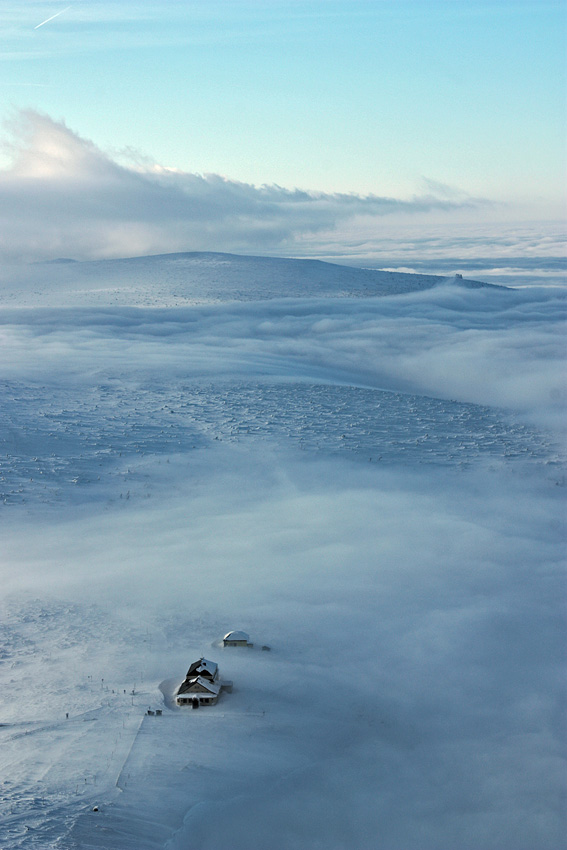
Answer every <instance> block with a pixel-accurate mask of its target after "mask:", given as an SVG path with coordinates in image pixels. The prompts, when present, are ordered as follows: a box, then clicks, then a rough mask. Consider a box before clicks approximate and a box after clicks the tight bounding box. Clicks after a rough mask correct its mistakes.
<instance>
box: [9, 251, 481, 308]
mask: <svg viewBox="0 0 567 850" xmlns="http://www.w3.org/2000/svg"><path fill="white" fill-rule="evenodd" d="M54 265H55V266H57V272H55V270H54V268H53V267H54ZM30 268H31V267H29V266H28V267H27V269H28V272H27V273H26V277H25V278H22V279H21V281H20V282H19V284H18V283H14V282H12V281H11V287H12V291H11V292H4V291H3V292H2V295H0V302H1V301H4V303H6V302H7V300H8V299H9V300H10V303H11V304H16V303H17V304H20V305H22V306H24V305H26V304H33V305H34V306H40V305H50V306H57V307H59V306H101V307H106V306H131V307H179V306H183V305H196V304H214V303H219V302H226V301H266V300H274V299H280V298H374V297H377V296H385V295H403V294H406V293H411V292H419V291H422V290H426V289H432V288H433V287H434V286H438V285H440V284H444V283H447V282H448V281H449V280H450V281H451V283H452V284H454V283H458V285H460V286H463V287H466V288H479V287H488V286H490V284H487V283H482V282H481V281H474V280H464V279H462V278H458V277H456V276H455V275H452V276H451V278H447V277H443V276H441V275H429V274H412V273H408V272H397V271H386V270H379V269H368V268H353V267H351V266H343V265H338V264H336V263H329V262H324V261H322V260H298V259H290V258H284V257H255V256H245V255H240V254H220V253H213V252H191V253H176V254H156V255H151V256H145V257H127V258H124V259H116V260H91V261H87V262H77V261H75V260H71V259H67V258H60V259H57V260H52V261H50V262H46V263H41V264H37V265H35V266H34V270H33V272H30V271H29V270H30ZM16 289H17V291H16Z"/></svg>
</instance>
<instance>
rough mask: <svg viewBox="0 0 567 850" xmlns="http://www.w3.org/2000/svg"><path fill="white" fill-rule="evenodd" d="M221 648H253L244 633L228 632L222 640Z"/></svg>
mask: <svg viewBox="0 0 567 850" xmlns="http://www.w3.org/2000/svg"><path fill="white" fill-rule="evenodd" d="M222 645H223V646H254V644H253V643H250V638H249V637H248V635H247V634H246V632H229V633H228V634H226V635H225V636H224V637H223V639H222Z"/></svg>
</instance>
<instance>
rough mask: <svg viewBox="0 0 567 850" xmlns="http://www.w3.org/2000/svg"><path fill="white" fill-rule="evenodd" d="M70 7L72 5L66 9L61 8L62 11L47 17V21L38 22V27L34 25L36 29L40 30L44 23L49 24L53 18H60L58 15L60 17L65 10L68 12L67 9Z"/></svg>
mask: <svg viewBox="0 0 567 850" xmlns="http://www.w3.org/2000/svg"><path fill="white" fill-rule="evenodd" d="M70 8H71V7H70V6H66V7H65V8H64V9H61V11H60V12H55V14H54V15H52V16H51V17H50V18H47V19H46V20H45V21H42V22H41V23H40V24H38V25H37V27H34V30H38V29H39V28H40V27H42V26H43V25H44V24H48V23H49V21H52V20H53V18H58V17H59V15H62V14H63V12H66V11H67V9H70Z"/></svg>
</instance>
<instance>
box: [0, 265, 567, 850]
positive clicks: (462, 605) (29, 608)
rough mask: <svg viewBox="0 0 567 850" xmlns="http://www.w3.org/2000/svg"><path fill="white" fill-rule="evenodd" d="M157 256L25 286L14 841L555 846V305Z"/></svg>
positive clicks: (6, 456) (7, 477)
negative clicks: (185, 689) (238, 636)
mask: <svg viewBox="0 0 567 850" xmlns="http://www.w3.org/2000/svg"><path fill="white" fill-rule="evenodd" d="M218 260H219V258H218V257H217V258H216V260H215V261H218ZM195 262H196V260H195V259H194V258H193V259H192V260H187V259H186V258H185V259H183V260H182V261H181V266H182V267H183V268H184V269H185V270H184V271H183V275H185V274H186V270H187V268H186V267H187V264H189V265H190V264H191V263H195ZM199 262H201V261H199ZM151 263H154V268H155V269H156V272H157V271H159V269H160V268H162V270H164V276H163V278H161V279H160V276H159V274H157V273H156V279H155V281H154V282H153V283H152V281H151V280H150V278H149V277H148V276H146V277H144V279H143V280H141V282H140V287H139V289H138V290H136V289H135V287H136V283H135V279H134V277H135V276H130V278H129V280H130V283H131V285H132V287H134V288H133V290H132V293H131V295H128V296H127V293H126V288H125V287H126V277H125V278H124V279H123V280H122V282H121V283H120V287H121V290H120V298H118V295H117V294H116V293H117V287H116V286H115V283H116V282H115V283H112V282H109V280H107V279H105V278H104V277H100V274H102V273H103V272H104V274H106V270H108V268H109V266H107V265H106V264H99V266H98V272H96V274H95V271H96V268H97V267H96V264H90V265H89V268H90V269H94V271H92V277H91V278H90V279H89V283H88V286H87V285H86V284H85V287H84V288H83V290H82V291H83V294H84V298H85V300H84V303H83V304H82V306H80V307H79V306H69V305H70V304H71V303H77V301H78V300H80V298H81V297H82V296H81V295H80V287H78V288H77V289H76V291H75V292H72V277H71V276H69V277H67V278H65V280H66V283H65V285H62V284H61V285H59V284H57V281H56V279H57V276H58V275H59V273H60V269H61V266H60V265H54V266H52V267H50V270H49V276H48V277H46V278H45V279H44V281H43V283H42V284H41V286H39V283H38V281H39V278H38V277H36V276H35V275H36V271H35V270H32V272H31V273H30V276H29V278H28V279H27V282H26V285H25V286H22V287H21V288H18V286H17V285H16V283H17V281H16V278H13V279H12V288H11V289H10V288H9V287H8V288H6V289H5V290H4V292H3V296H2V298H3V303H4V304H5V305H6V304H9V305H12V306H9V307H6V306H5V307H3V308H2V310H1V311H0V339H1V342H2V346H3V355H4V356H3V359H2V363H1V372H0V397H1V404H0V468H1V475H2V480H1V482H0V483H1V487H0V490H1V492H2V497H3V501H2V502H1V503H0V528H1V532H2V567H1V574H0V581H1V586H2V591H3V593H2V596H3V599H2V601H1V606H2V608H1V618H0V619H1V622H2V628H1V631H0V638H1V648H0V807H1V809H2V811H1V813H0V846H1V847H2V850H16V848H25V850H28V848H29V849H30V850H47V848H51V847H53V848H55V847H57V848H61V850H79V848H100V850H126V849H127V848H135V850H157V848H167V850H187V848H195V850H219V848H225V847H231V848H234V850H250V848H265V847H266V848H267V847H269V848H271V850H272V848H273V850H298V849H299V848H301V850H303V848H311V847H324V848H325V850H418V848H419V850H455V848H459V850H461V848H462V850H494V848H496V847H498V850H534V848H536V847H537V848H538V850H559V848H564V847H565V846H566V845H565V835H567V829H566V828H565V827H566V824H565V808H564V795H565V770H564V760H563V742H564V723H563V716H564V705H565V687H564V682H565V681H566V680H567V678H566V677H565V675H564V673H565V670H564V667H565V656H564V646H565V631H566V629H565V615H564V565H565V510H564V505H565V502H564V492H565V480H566V479H565V466H564V443H563V442H562V440H563V433H564V431H563V429H564V421H565V399H566V398H567V393H566V391H565V384H564V376H565V364H564V324H563V322H564V315H565V298H564V297H563V293H562V292H561V291H560V290H551V289H550V290H546V291H542V290H539V291H536V290H535V289H529V288H522V289H521V290H506V289H497V288H490V287H477V288H468V287H466V286H464V285H463V284H462V283H461V282H459V281H458V280H446V281H441V282H437V283H436V284H435V286H429V284H428V286H427V287H422V286H420V285H419V281H417V285H414V286H413V291H410V292H406V293H405V294H400V293H398V294H389V295H388V294H386V293H385V292H384V291H383V292H382V293H381V296H384V297H374V295H376V294H377V293H376V292H370V291H369V292H366V291H364V288H363V287H361V288H360V289H359V290H358V291H356V285H355V284H356V280H359V281H360V280H362V278H356V276H353V277H351V278H348V280H347V279H346V278H343V280H347V282H348V286H346V285H345V289H344V291H343V289H341V288H340V286H339V277H338V276H337V277H336V278H332V275H334V274H335V272H334V271H331V272H330V274H331V278H329V279H328V281H327V283H325V280H324V279H323V277H320V278H318V277H317V275H319V273H320V272H321V269H323V271H325V270H328V269H327V267H326V266H325V265H323V264H321V266H319V265H317V264H315V265H314V266H309V265H307V266H305V267H302V268H303V272H302V274H303V277H302V278H301V281H302V286H303V285H304V286H303V289H302V290H301V294H300V289H301V287H300V286H299V282H300V277H297V278H296V288H295V290H294V293H295V295H296V296H297V297H293V298H291V297H286V298H276V297H274V296H275V295H276V294H277V292H278V291H279V289H281V287H280V283H281V281H282V280H283V278H282V275H281V270H282V268H283V266H277V264H274V265H272V263H271V261H268V260H263V261H261V262H258V267H257V270H258V271H259V272H260V276H259V277H258V278H256V279H255V280H252V281H250V279H248V278H247V279H248V284H249V285H247V288H245V289H242V290H241V286H242V284H243V281H244V279H245V278H246V276H247V275H248V274H249V272H250V270H251V264H250V262H248V261H246V262H245V263H244V265H243V268H245V274H244V276H243V277H241V278H240V279H239V278H238V275H236V277H235V278H234V279H232V280H231V279H230V275H229V274H228V272H227V274H226V276H225V277H224V278H222V275H220V276H219V278H218V279H217V281H216V282H215V281H214V280H211V286H210V293H214V298H209V299H208V303H206V304H201V305H198V306H197V305H193V306H191V305H190V304H189V303H188V302H189V301H190V298H191V297H193V296H194V295H195V292H196V290H193V292H192V293H190V292H189V288H188V287H187V288H186V289H183V288H182V287H181V282H180V281H181V279H180V281H178V282H177V283H175V285H174V283H173V281H172V277H171V275H170V273H171V274H172V269H173V268H175V267H176V260H175V258H172V259H171V262H170V263H169V261H167V262H166V261H163V262H162V261H161V260H160V261H158V260H155V261H154V260H152V261H151V262H149V264H150V265H151ZM160 263H161V266H160ZM164 263H165V265H164ZM168 263H169V265H168ZM211 263H212V258H211V256H210V255H207V257H206V258H205V260H203V263H202V265H201V269H202V272H203V276H202V279H201V281H200V283H199V286H201V287H202V292H203V293H205V290H206V281H207V275H208V274H212V268H213V266H212V265H211ZM246 263H248V265H246ZM184 264H185V265H184ZM68 265H69V273H68V274H69V275H71V274H74V272H73V271H72V267H73V268H74V267H75V265H76V264H73V263H71V264H68ZM197 265H198V263H197ZM236 265H237V261H236V260H234V259H230V262H229V264H228V266H227V269H229V270H230V269H232V271H233V272H234V271H235V267H236ZM284 265H285V264H284ZM141 266H143V263H142V264H141V265H140V264H138V265H137V262H136V261H132V263H130V264H129V263H128V261H126V262H125V264H124V267H125V268H128V269H131V268H138V270H139V269H140V267H141ZM287 268H288V267H286V269H287ZM330 268H331V269H332V268H333V267H330ZM168 269H169V271H168ZM270 269H271V270H272V272H273V275H272V277H271V280H268V281H267V283H266V287H265V292H264V296H265V297H258V299H257V300H255V301H254V300H250V297H251V296H252V293H254V292H256V293H258V292H259V291H260V289H261V277H262V275H265V274H267V273H268V271H269V270H270ZM146 271H147V269H146ZM225 271H226V269H225ZM43 273H44V272H43V271H42V272H41V274H43ZM81 273H82V272H81ZM89 274H91V272H89ZM144 274H145V272H144ZM286 274H287V271H286ZM321 274H323V272H321ZM336 274H337V275H338V274H339V273H338V272H337V273H336ZM128 275H130V272H128ZM168 275H170V276H169V277H168ZM310 275H311V276H312V280H311V284H310V283H309V280H310ZM355 278H356V280H355ZM77 279H78V278H75V281H76V280H77ZM62 280H63V278H61V281H62ZM85 280H86V278H85V279H84V280H83V283H85ZM183 280H185V281H187V277H186V276H185V277H184V278H183ZM61 281H60V282H61ZM50 282H55V284H54V290H53V301H52V302H50V301H49V292H48V288H47V285H48V284H49V283H50ZM178 283H179V286H180V288H179V289H177V285H178ZM392 283H395V280H394V279H392ZM414 283H416V282H415V281H414ZM44 284H45V285H44ZM73 285H74V284H73ZM128 285H130V284H128ZM351 285H352V286H353V287H354V290H353V291H352V292H351V291H349V287H350V286H351ZM365 285H366V284H365ZM112 287H114V289H112ZM120 287H118V288H120ZM215 287H216V289H215ZM411 288H412V287H410V289H411ZM97 292H98V293H99V295H97V294H96V293H97ZM109 293H110V294H109ZM172 293H173V294H178V295H180V296H181V297H182V299H184V300H185V304H184V306H175V305H174V304H173V306H172V302H171V301H169V300H168V299H169V298H170V297H171V296H172ZM36 294H37V295H38V303H40V304H44V306H37V305H35V306H34V297H35V295H36ZM280 294H283V293H281V292H280ZM351 294H357V295H358V296H360V297H356V298H352V297H345V296H348V295H351ZM221 296H222V297H223V298H228V299H229V300H228V301H227V300H218V299H220V298H221ZM99 297H100V301H99V306H95V302H96V301H97V299H98V298H99ZM127 298H130V301H129V302H128V301H127ZM114 299H116V303H113V300H114ZM120 299H123V300H122V301H120ZM152 299H154V300H152ZM195 300H197V299H195ZM67 301H68V303H67ZM64 303H66V304H67V306H65V307H63V306H61V305H62V304H64ZM119 303H121V304H122V306H119ZM26 304H27V305H28V306H17V305H26ZM134 304H138V305H139V304H151V305H153V306H150V307H143V308H141V307H139V306H137V307H136V306H133V305H134ZM56 305H59V306H56ZM168 305H169V306H168ZM230 629H244V630H245V631H246V632H247V633H248V634H249V635H250V637H251V641H252V642H253V643H254V647H253V648H251V649H234V650H231V649H223V648H222V647H221V638H222V636H223V634H225V633H226V632H227V631H229V630H230ZM262 645H269V646H270V647H271V651H270V652H263V651H262V650H261V647H262ZM201 656H205V657H206V658H209V659H211V660H213V661H215V662H217V663H218V664H219V667H220V671H221V676H222V678H223V679H226V680H230V681H233V683H234V687H233V690H232V693H223V694H222V696H221V698H220V700H219V702H218V704H217V705H215V706H210V707H202V708H200V709H199V710H198V711H193V710H189V711H182V710H178V709H176V707H175V705H174V702H173V699H172V695H173V692H174V689H175V687H176V685H177V684H179V683H180V682H181V681H182V680H183V678H184V677H185V674H186V671H187V669H188V667H189V665H190V664H191V663H192V662H193V661H195V660H196V659H198V658H200V657H201ZM148 709H150V710H151V711H155V710H156V709H160V710H161V711H162V712H163V713H162V715H161V716H160V715H155V714H153V715H149V714H147V711H148Z"/></svg>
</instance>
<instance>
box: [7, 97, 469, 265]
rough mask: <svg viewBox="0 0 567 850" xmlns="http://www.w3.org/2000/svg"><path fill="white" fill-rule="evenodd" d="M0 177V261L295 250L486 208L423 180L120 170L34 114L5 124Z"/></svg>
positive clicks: (139, 167) (144, 166)
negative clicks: (285, 183) (358, 230)
mask: <svg viewBox="0 0 567 850" xmlns="http://www.w3.org/2000/svg"><path fill="white" fill-rule="evenodd" d="M9 129H10V133H11V138H10V139H9V140H8V141H6V142H5V144H4V148H5V150H6V151H7V152H8V153H9V154H10V157H11V165H10V166H9V167H8V168H7V169H5V170H4V171H3V172H2V173H1V174H0V209H1V210H2V213H1V214H0V224H1V232H2V237H1V241H0V256H1V257H2V258H3V259H4V260H12V261H13V260H16V261H19V260H26V261H30V260H44V259H52V258H55V257H59V256H71V257H74V258H76V259H96V258H103V257H104V258H106V257H119V256H127V255H137V254H151V253H166V252H173V251H180V250H216V251H234V252H237V253H282V252H284V253H285V252H288V253H293V252H294V249H295V251H297V248H298V246H299V245H301V243H302V241H303V240H304V239H306V238H308V237H312V236H313V235H314V234H322V233H325V234H327V238H328V237H329V234H332V233H333V232H335V231H337V229H338V228H341V227H343V226H344V225H346V224H350V225H353V223H355V222H356V221H357V219H365V220H368V219H370V220H371V221H376V220H377V219H382V218H383V217H384V216H391V215H394V214H396V215H400V214H401V215H402V216H405V215H409V216H413V215H415V214H429V213H432V212H435V211H443V212H447V211H454V210H462V209H470V208H476V207H479V206H482V205H483V203H484V202H482V201H480V200H475V199H471V198H468V197H464V196H463V195H462V194H461V193H459V192H454V191H451V190H448V189H447V187H445V186H437V185H435V184H429V185H428V186H427V187H426V193H425V194H423V195H422V196H420V197H413V198H411V199H409V200H402V199H398V198H389V197H379V196H376V195H367V196H361V195H356V194H329V193H324V192H309V191H303V190H300V189H286V188H282V187H281V186H278V185H264V186H254V185H251V184H248V183H240V182H237V181H235V180H231V179H229V178H227V177H224V176H221V175H218V174H192V173H186V172H181V171H179V170H176V169H172V168H167V167H164V166H161V165H157V164H154V163H149V162H147V161H143V162H142V163H140V158H139V157H138V161H137V162H135V163H134V162H132V161H130V163H129V164H122V163H120V162H118V161H117V160H116V159H113V158H111V157H110V156H108V155H107V154H105V153H104V152H103V151H102V150H100V149H99V148H98V147H97V146H96V145H95V144H94V143H93V142H91V141H89V140H87V139H84V138H82V137H81V136H79V135H77V134H76V133H75V132H73V131H72V130H70V129H69V128H68V127H67V126H66V125H65V123H63V122H57V121H54V120H53V119H51V118H50V117H48V116H46V115H42V114H40V113H38V112H35V111H31V110H28V111H23V112H21V113H19V115H18V116H17V118H16V119H15V120H14V121H13V122H12V123H11V124H10V127H9Z"/></svg>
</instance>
